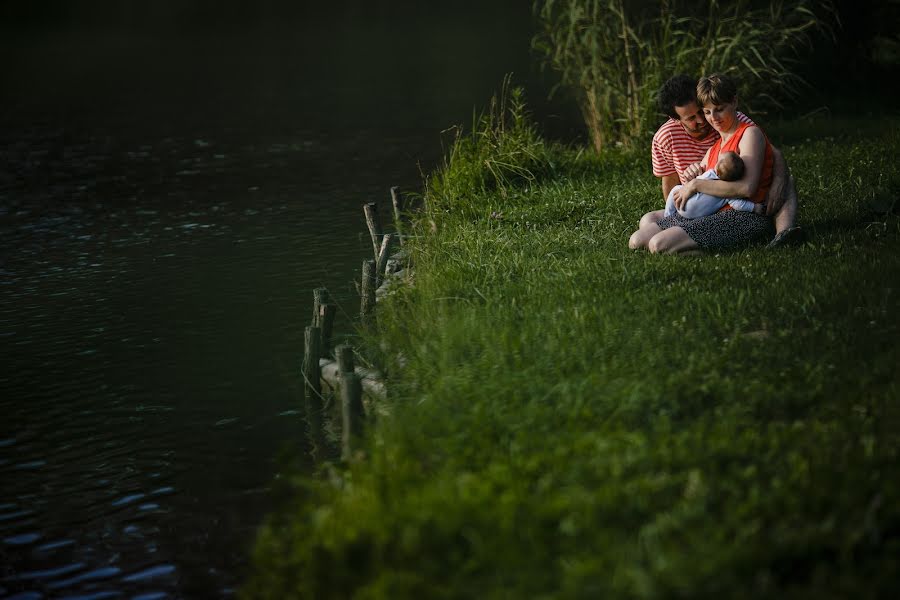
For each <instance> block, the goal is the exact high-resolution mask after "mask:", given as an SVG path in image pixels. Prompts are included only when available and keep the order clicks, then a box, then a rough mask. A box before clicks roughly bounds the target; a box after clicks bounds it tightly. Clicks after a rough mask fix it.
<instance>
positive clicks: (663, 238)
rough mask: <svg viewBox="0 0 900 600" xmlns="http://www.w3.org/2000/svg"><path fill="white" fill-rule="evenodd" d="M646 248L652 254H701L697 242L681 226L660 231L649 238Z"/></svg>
mask: <svg viewBox="0 0 900 600" xmlns="http://www.w3.org/2000/svg"><path fill="white" fill-rule="evenodd" d="M657 229H658V228H657ZM639 232H640V230H638V231H637V232H635V235H636V234H637V233H639ZM632 237H633V236H632ZM647 249H648V250H650V252H652V253H653V254H680V255H683V256H692V255H700V254H703V252H702V251H701V250H700V246H698V245H697V242H695V241H694V240H692V239H691V238H690V236H689V235H688V234H687V233H685V231H684V229H682V228H681V227H669V228H668V229H666V230H664V231H660V232H659V233H657V234H656V235H654V236H653V237H652V238H650V241H649V242H648V243H647Z"/></svg>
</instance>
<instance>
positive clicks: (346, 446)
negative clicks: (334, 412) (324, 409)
mask: <svg viewBox="0 0 900 600" xmlns="http://www.w3.org/2000/svg"><path fill="white" fill-rule="evenodd" d="M341 413H342V414H343V427H342V428H341V458H342V459H343V460H351V459H352V458H353V452H354V450H356V448H358V447H359V440H360V437H361V436H362V432H363V423H364V421H365V409H364V408H363V403H362V382H361V381H360V378H359V375H357V374H356V373H353V372H352V371H351V372H342V373H341Z"/></svg>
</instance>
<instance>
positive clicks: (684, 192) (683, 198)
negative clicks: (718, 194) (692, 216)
mask: <svg viewBox="0 0 900 600" xmlns="http://www.w3.org/2000/svg"><path fill="white" fill-rule="evenodd" d="M697 164H700V163H697ZM696 193H697V179H696V178H694V179H691V180H690V181H688V182H687V183H686V184H684V185H683V186H681V187H680V188H678V189H677V190H675V195H674V196H673V197H672V199H673V200H674V201H675V208H677V209H678V210H684V207H685V206H686V205H687V201H688V198H690V197H691V196H693V195H694V194H696Z"/></svg>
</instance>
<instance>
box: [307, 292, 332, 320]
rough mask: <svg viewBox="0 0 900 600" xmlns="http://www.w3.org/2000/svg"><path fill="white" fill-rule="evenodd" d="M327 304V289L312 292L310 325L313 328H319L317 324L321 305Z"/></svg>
mask: <svg viewBox="0 0 900 600" xmlns="http://www.w3.org/2000/svg"><path fill="white" fill-rule="evenodd" d="M327 303H328V288H323V287H321V288H316V289H314V290H313V315H312V323H310V325H312V326H313V327H321V324H320V323H319V315H320V313H321V312H322V305H323V304H327Z"/></svg>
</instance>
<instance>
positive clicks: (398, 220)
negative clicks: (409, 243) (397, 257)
mask: <svg viewBox="0 0 900 600" xmlns="http://www.w3.org/2000/svg"><path fill="white" fill-rule="evenodd" d="M402 202H403V200H402V198H401V196H400V188H399V187H397V186H396V185H395V186H393V187H391V204H393V205H394V227H395V228H396V229H397V239H398V240H399V241H400V246H403V205H402Z"/></svg>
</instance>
